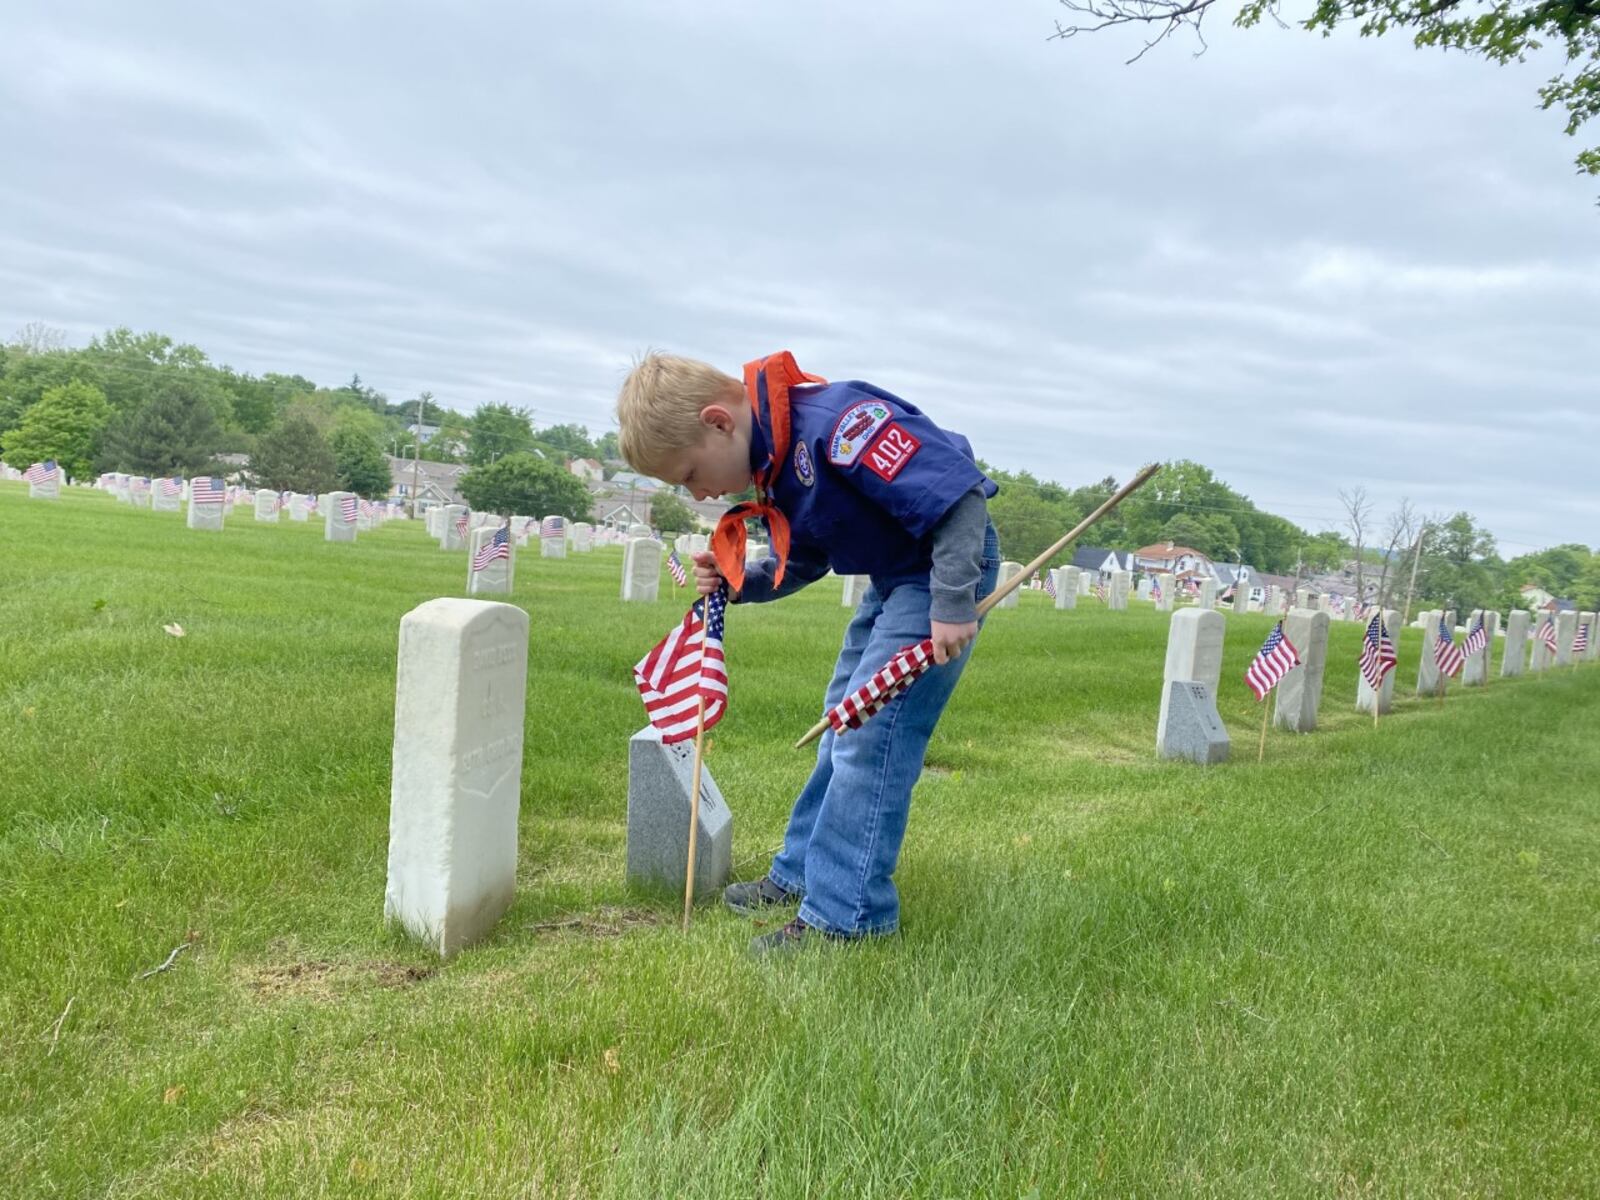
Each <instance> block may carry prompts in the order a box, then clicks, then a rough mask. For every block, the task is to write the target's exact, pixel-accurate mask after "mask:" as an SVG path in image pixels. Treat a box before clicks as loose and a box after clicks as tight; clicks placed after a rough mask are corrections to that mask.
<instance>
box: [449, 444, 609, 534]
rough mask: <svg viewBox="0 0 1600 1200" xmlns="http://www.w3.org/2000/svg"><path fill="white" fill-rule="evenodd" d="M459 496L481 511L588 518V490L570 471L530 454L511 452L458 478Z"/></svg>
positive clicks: (578, 519) (585, 519) (573, 518)
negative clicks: (459, 480) (459, 479)
mask: <svg viewBox="0 0 1600 1200" xmlns="http://www.w3.org/2000/svg"><path fill="white" fill-rule="evenodd" d="M459 486H460V489H461V494H462V495H463V496H465V497H466V498H467V503H468V504H470V505H472V507H473V508H475V509H477V510H478V511H480V512H496V513H500V514H501V515H503V516H510V515H511V514H513V513H524V514H526V515H528V516H538V517H548V516H551V515H559V516H563V517H566V518H568V519H569V520H573V521H587V520H588V519H589V508H590V501H589V489H587V488H586V487H584V486H583V481H582V480H580V479H579V478H578V477H577V476H576V475H574V474H573V473H572V472H571V471H568V470H567V469H566V468H565V467H563V466H560V465H558V464H556V463H553V462H550V461H549V460H548V459H543V458H536V457H535V456H534V455H532V454H525V453H512V454H507V455H505V456H503V457H501V458H497V459H495V461H494V462H492V463H490V464H488V465H486V466H481V467H474V468H473V469H472V470H470V471H468V472H467V473H466V474H465V475H463V476H462V477H461V482H460V485H459Z"/></svg>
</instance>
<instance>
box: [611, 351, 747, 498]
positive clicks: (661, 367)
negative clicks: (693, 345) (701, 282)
mask: <svg viewBox="0 0 1600 1200" xmlns="http://www.w3.org/2000/svg"><path fill="white" fill-rule="evenodd" d="M743 399H744V385H743V384H741V383H740V382H739V381H738V380H737V379H735V378H733V376H731V375H726V374H724V373H723V372H721V371H719V370H717V368H715V367H713V366H711V365H710V364H709V363H703V362H700V361H698V360H697V359H693V358H680V357H678V356H677V355H675V354H661V353H658V352H656V351H650V352H649V353H647V354H646V355H645V356H644V357H643V358H641V359H640V360H639V361H638V362H637V363H635V364H634V367H633V370H631V371H629V372H628V377H627V379H625V380H623V382H622V391H621V393H620V394H618V396H617V424H618V426H619V427H620V428H619V431H618V433H617V445H618V448H619V449H620V450H621V451H622V457H623V458H625V459H627V460H628V463H629V465H631V466H632V467H633V469H634V470H636V471H642V472H644V473H645V474H646V475H653V474H655V473H656V472H657V470H658V469H659V468H660V465H661V460H662V459H663V458H665V457H666V456H667V455H669V454H673V453H675V452H677V451H680V450H687V449H689V448H690V447H692V446H698V445H699V444H700V439H701V438H702V437H704V436H705V426H703V425H701V424H700V412H701V410H702V409H703V408H705V406H706V405H708V404H727V403H728V402H729V401H730V400H733V401H736V402H742V401H743Z"/></svg>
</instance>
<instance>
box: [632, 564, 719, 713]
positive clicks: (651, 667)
mask: <svg viewBox="0 0 1600 1200" xmlns="http://www.w3.org/2000/svg"><path fill="white" fill-rule="evenodd" d="M727 602H728V589H727V588H725V587H722V588H718V589H717V590H716V591H714V592H712V593H711V595H709V596H703V597H701V599H700V600H698V601H696V602H695V603H694V604H693V605H691V606H690V607H689V611H688V613H687V614H685V616H684V618H683V623H682V624H680V625H679V626H677V628H675V629H673V631H672V632H671V633H669V634H667V636H666V637H664V638H662V639H661V641H660V642H659V643H658V644H657V645H656V646H655V647H654V648H653V649H651V651H650V653H649V654H646V655H645V656H644V657H643V658H641V659H640V660H639V662H638V664H637V665H636V666H635V667H634V668H633V679H634V682H635V683H637V684H638V685H639V695H640V696H641V697H642V698H643V699H644V711H645V715H646V716H647V717H648V718H649V719H650V724H652V725H654V726H655V727H656V728H657V729H659V730H660V731H661V740H662V741H663V742H666V743H668V744H670V743H672V742H681V741H684V740H686V739H688V738H692V737H694V735H695V728H696V726H697V724H698V717H699V713H700V703H701V700H702V699H703V700H704V701H705V728H707V729H710V728H711V727H712V726H713V725H715V724H716V723H717V722H718V721H720V720H721V719H722V714H723V713H725V712H726V711H727V710H728V664H727V661H726V660H725V659H724V658H723V655H722V631H723V609H724V606H725V605H726V604H727ZM702 612H703V613H704V616H703V617H702V615H701V614H702Z"/></svg>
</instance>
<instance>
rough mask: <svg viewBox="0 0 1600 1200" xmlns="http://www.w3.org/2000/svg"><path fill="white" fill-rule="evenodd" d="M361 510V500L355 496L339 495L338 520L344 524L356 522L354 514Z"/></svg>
mask: <svg viewBox="0 0 1600 1200" xmlns="http://www.w3.org/2000/svg"><path fill="white" fill-rule="evenodd" d="M360 511H361V501H360V500H359V499H357V498H356V497H355V496H340V497H339V520H341V521H343V522H344V523H345V524H346V525H354V524H355V523H356V515H357V514H358V513H360Z"/></svg>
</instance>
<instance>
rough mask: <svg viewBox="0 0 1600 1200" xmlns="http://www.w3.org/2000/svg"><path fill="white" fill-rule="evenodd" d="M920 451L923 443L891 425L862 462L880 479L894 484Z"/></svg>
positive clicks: (896, 426) (898, 427)
mask: <svg viewBox="0 0 1600 1200" xmlns="http://www.w3.org/2000/svg"><path fill="white" fill-rule="evenodd" d="M920 449H922V443H921V442H919V441H917V439H916V438H914V437H912V436H911V435H910V434H909V433H907V432H906V431H905V430H904V429H901V428H900V426H898V425H889V426H887V427H886V428H885V429H884V431H883V434H882V436H881V437H879V438H878V440H877V441H875V442H873V443H872V447H871V448H870V449H869V450H868V451H867V456H866V457H865V458H864V459H862V460H861V461H862V462H864V463H866V464H867V469H868V470H870V471H871V472H872V473H873V474H874V475H876V476H877V477H878V478H879V479H881V480H883V481H884V482H885V483H893V482H894V477H895V476H896V475H898V474H900V471H901V470H902V468H904V467H905V465H906V464H907V463H908V462H910V461H911V456H912V455H913V454H915V453H916V452H917V451H918V450H920Z"/></svg>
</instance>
